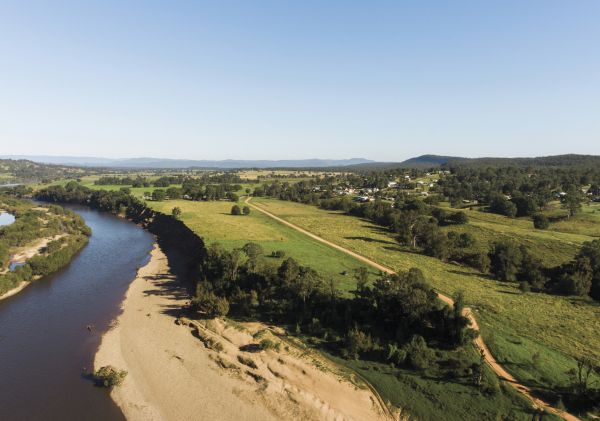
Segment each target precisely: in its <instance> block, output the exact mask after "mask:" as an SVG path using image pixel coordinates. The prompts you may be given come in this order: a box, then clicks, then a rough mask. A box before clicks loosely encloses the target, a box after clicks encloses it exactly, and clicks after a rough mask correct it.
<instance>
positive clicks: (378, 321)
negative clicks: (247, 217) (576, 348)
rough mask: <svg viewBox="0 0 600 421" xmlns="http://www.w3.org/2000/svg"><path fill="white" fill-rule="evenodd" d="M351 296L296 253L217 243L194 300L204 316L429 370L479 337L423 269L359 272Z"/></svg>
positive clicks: (210, 251)
mask: <svg viewBox="0 0 600 421" xmlns="http://www.w3.org/2000/svg"><path fill="white" fill-rule="evenodd" d="M354 276H355V280H356V289H355V290H354V291H353V292H352V296H351V297H347V296H344V295H342V294H341V293H340V291H339V289H338V286H337V284H336V282H335V281H334V280H333V279H330V278H327V277H324V276H323V275H322V274H320V273H319V272H318V271H316V270H314V269H313V268H311V267H308V266H303V265H301V264H299V263H298V262H297V261H296V260H294V259H293V258H292V257H289V258H287V259H285V260H283V261H282V262H281V263H279V264H277V263H273V262H272V261H271V258H269V257H266V256H264V251H263V249H262V247H261V246H260V245H258V244H256V243H248V244H246V245H245V246H244V247H242V248H241V249H234V250H226V249H224V248H223V247H222V246H221V245H219V244H218V243H215V244H212V245H211V246H210V247H209V248H208V250H207V256H206V259H205V260H204V262H203V263H202V265H201V268H200V281H199V282H198V285H197V291H196V295H195V297H194V299H193V301H192V306H193V308H194V309H195V310H196V311H198V312H199V314H201V315H203V316H205V317H215V316H225V315H227V314H229V315H231V316H235V317H250V318H257V319H260V320H265V321H269V322H272V323H279V324H284V325H288V326H291V327H292V330H293V331H296V332H298V333H303V334H308V335H312V336H317V337H320V338H325V340H326V341H327V343H328V347H330V348H331V349H335V350H336V352H339V354H340V355H342V356H344V357H346V358H367V359H370V360H375V361H382V362H386V363H390V364H393V365H396V366H399V367H410V368H414V369H418V370H425V369H427V368H428V367H430V366H432V365H435V364H436V360H437V357H436V352H435V349H456V348H457V347H461V346H464V345H466V344H467V343H469V342H470V341H471V339H473V338H474V336H475V332H474V331H473V330H472V329H471V328H470V327H469V320H468V319H467V318H465V317H464V316H463V315H462V308H463V304H462V298H461V297H457V301H456V304H455V306H454V307H448V306H446V305H444V304H443V303H441V302H440V301H439V300H438V298H437V294H436V293H435V292H434V291H433V289H432V288H431V286H430V285H429V284H428V283H427V282H426V280H425V278H424V276H423V273H422V272H421V271H420V270H419V269H416V268H413V269H411V270H409V271H407V272H400V273H398V274H394V275H385V274H381V275H380V276H379V277H378V278H377V280H375V282H373V283H372V284H370V283H369V280H368V272H367V270H366V268H364V267H363V268H358V269H357V270H356V271H355V273H354Z"/></svg>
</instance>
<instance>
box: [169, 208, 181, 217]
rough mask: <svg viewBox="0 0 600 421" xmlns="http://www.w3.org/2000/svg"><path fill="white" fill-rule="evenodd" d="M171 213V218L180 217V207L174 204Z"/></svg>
mask: <svg viewBox="0 0 600 421" xmlns="http://www.w3.org/2000/svg"><path fill="white" fill-rule="evenodd" d="M171 215H173V218H175V219H179V218H180V217H181V208H180V207H179V206H175V207H174V208H173V209H172V210H171Z"/></svg>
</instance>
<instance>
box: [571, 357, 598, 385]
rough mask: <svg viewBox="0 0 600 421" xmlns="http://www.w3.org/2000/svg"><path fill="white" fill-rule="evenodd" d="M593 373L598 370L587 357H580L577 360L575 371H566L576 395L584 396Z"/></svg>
mask: <svg viewBox="0 0 600 421" xmlns="http://www.w3.org/2000/svg"><path fill="white" fill-rule="evenodd" d="M594 371H598V368H597V367H596V366H595V365H594V361H592V359H591V358H589V357H582V358H579V359H577V369H571V370H569V371H567V374H568V375H569V376H570V377H571V379H572V381H573V389H575V392H576V393H578V394H585V393H586V392H587V391H588V387H589V386H590V378H591V377H592V374H593V373H594Z"/></svg>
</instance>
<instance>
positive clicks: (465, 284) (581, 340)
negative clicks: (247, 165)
mask: <svg viewBox="0 0 600 421" xmlns="http://www.w3.org/2000/svg"><path fill="white" fill-rule="evenodd" d="M253 200H254V203H255V204H257V205H261V206H263V207H264V208H265V209H267V210H268V211H269V212H272V213H274V214H276V215H278V216H280V217H282V218H284V219H286V220H288V221H290V222H292V223H294V224H297V225H299V226H301V227H303V228H305V229H307V230H309V231H311V232H313V233H315V234H317V235H320V236H322V237H323V238H326V239H328V240H330V241H333V242H336V243H338V244H341V245H343V246H344V247H347V248H349V249H350V250H353V251H355V252H358V253H360V254H362V255H364V256H367V257H369V258H371V259H373V260H375V261H377V262H380V263H382V264H385V265H387V266H389V267H390V268H393V269H395V270H406V269H409V268H411V267H418V268H420V269H421V270H422V271H423V272H424V273H425V276H426V277H427V279H428V280H429V282H431V283H432V285H433V286H434V287H435V288H436V289H437V290H438V291H440V292H442V293H445V294H447V295H452V294H454V293H456V292H458V291H463V292H464V294H465V297H466V300H467V303H468V304H469V305H471V307H473V309H474V311H475V313H476V316H477V318H478V320H479V322H480V325H481V329H482V334H483V337H484V339H485V340H486V342H488V343H489V345H490V348H491V349H492V352H493V353H494V355H495V356H496V358H497V359H498V360H499V362H501V363H502V364H504V365H506V366H507V368H508V369H509V370H510V371H511V372H512V373H514V374H515V375H516V376H517V377H519V378H520V379H522V380H523V381H525V383H527V384H529V385H531V386H533V387H538V388H545V387H556V386H561V385H566V384H567V382H568V378H567V376H566V374H565V372H566V371H567V370H568V369H570V368H572V367H574V366H575V361H574V358H576V357H582V356H586V355H587V356H590V357H592V358H593V359H594V360H595V361H596V362H597V363H599V362H600V335H598V334H597V332H599V331H600V306H598V305H597V304H594V303H592V302H591V301H589V300H587V299H583V298H571V297H559V296H552V295H547V294H538V293H527V294H521V293H520V291H519V290H518V288H517V285H516V284H513V283H503V282H498V281H495V280H493V279H491V278H489V277H486V276H483V275H481V274H480V273H478V272H476V271H475V270H472V269H469V268H466V267H462V266H458V265H454V264H450V263H444V262H442V261H440V260H438V259H435V258H431V257H428V256H424V255H421V254H417V253H413V252H410V251H406V250H405V249H403V248H401V247H399V246H398V245H397V243H396V241H395V240H394V238H393V237H392V236H391V235H390V234H388V233H387V232H386V230H384V229H382V228H381V227H378V226H376V225H374V224H372V223H371V222H368V221H365V220H362V219H358V218H355V217H351V216H347V215H342V214H340V213H339V212H332V211H325V210H321V209H318V208H316V207H313V206H307V205H302V204H298V203H292V202H284V201H279V200H271V199H262V198H256V199H253ZM474 216H475V218H474V220H475V221H474V227H475V229H481V230H484V232H485V233H486V235H487V236H494V232H493V230H492V228H494V229H495V230H496V231H497V230H499V227H501V228H502V229H503V230H504V231H505V232H504V235H512V236H521V237H523V236H524V235H525V234H526V233H527V230H526V229H525V228H524V226H522V225H523V224H525V221H516V222H517V223H516V224H515V226H514V229H513V230H512V231H511V229H510V226H509V225H506V224H501V223H500V221H499V220H495V219H494V218H495V216H492V217H491V218H492V219H491V220H488V219H487V218H484V217H482V218H481V220H479V219H477V216H480V215H474ZM526 237H527V240H528V241H532V242H534V243H536V244H537V245H538V247H539V252H540V253H541V252H542V251H543V249H544V247H547V244H552V246H551V250H554V251H555V254H556V256H554V257H552V259H562V258H565V257H566V256H567V255H570V254H571V253H572V252H573V250H574V248H573V246H572V245H570V244H568V242H567V241H566V239H570V240H574V239H577V240H578V241H581V240H583V238H579V237H563V236H562V234H561V233H557V232H529V233H528V234H527V236H526ZM549 238H554V240H552V241H563V240H564V246H565V250H566V251H565V252H564V253H560V250H559V249H560V247H559V245H556V244H553V242H552V241H550V240H549ZM536 353H539V355H540V359H541V361H542V363H538V362H535V361H534V360H535V359H534V357H533V356H534V354H536Z"/></svg>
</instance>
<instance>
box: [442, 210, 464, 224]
mask: <svg viewBox="0 0 600 421" xmlns="http://www.w3.org/2000/svg"><path fill="white" fill-rule="evenodd" d="M447 219H448V221H450V223H452V224H459V225H462V224H466V223H467V222H469V218H468V217H467V214H466V213H464V212H462V211H460V212H454V213H452V214H450V216H448V218H447Z"/></svg>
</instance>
